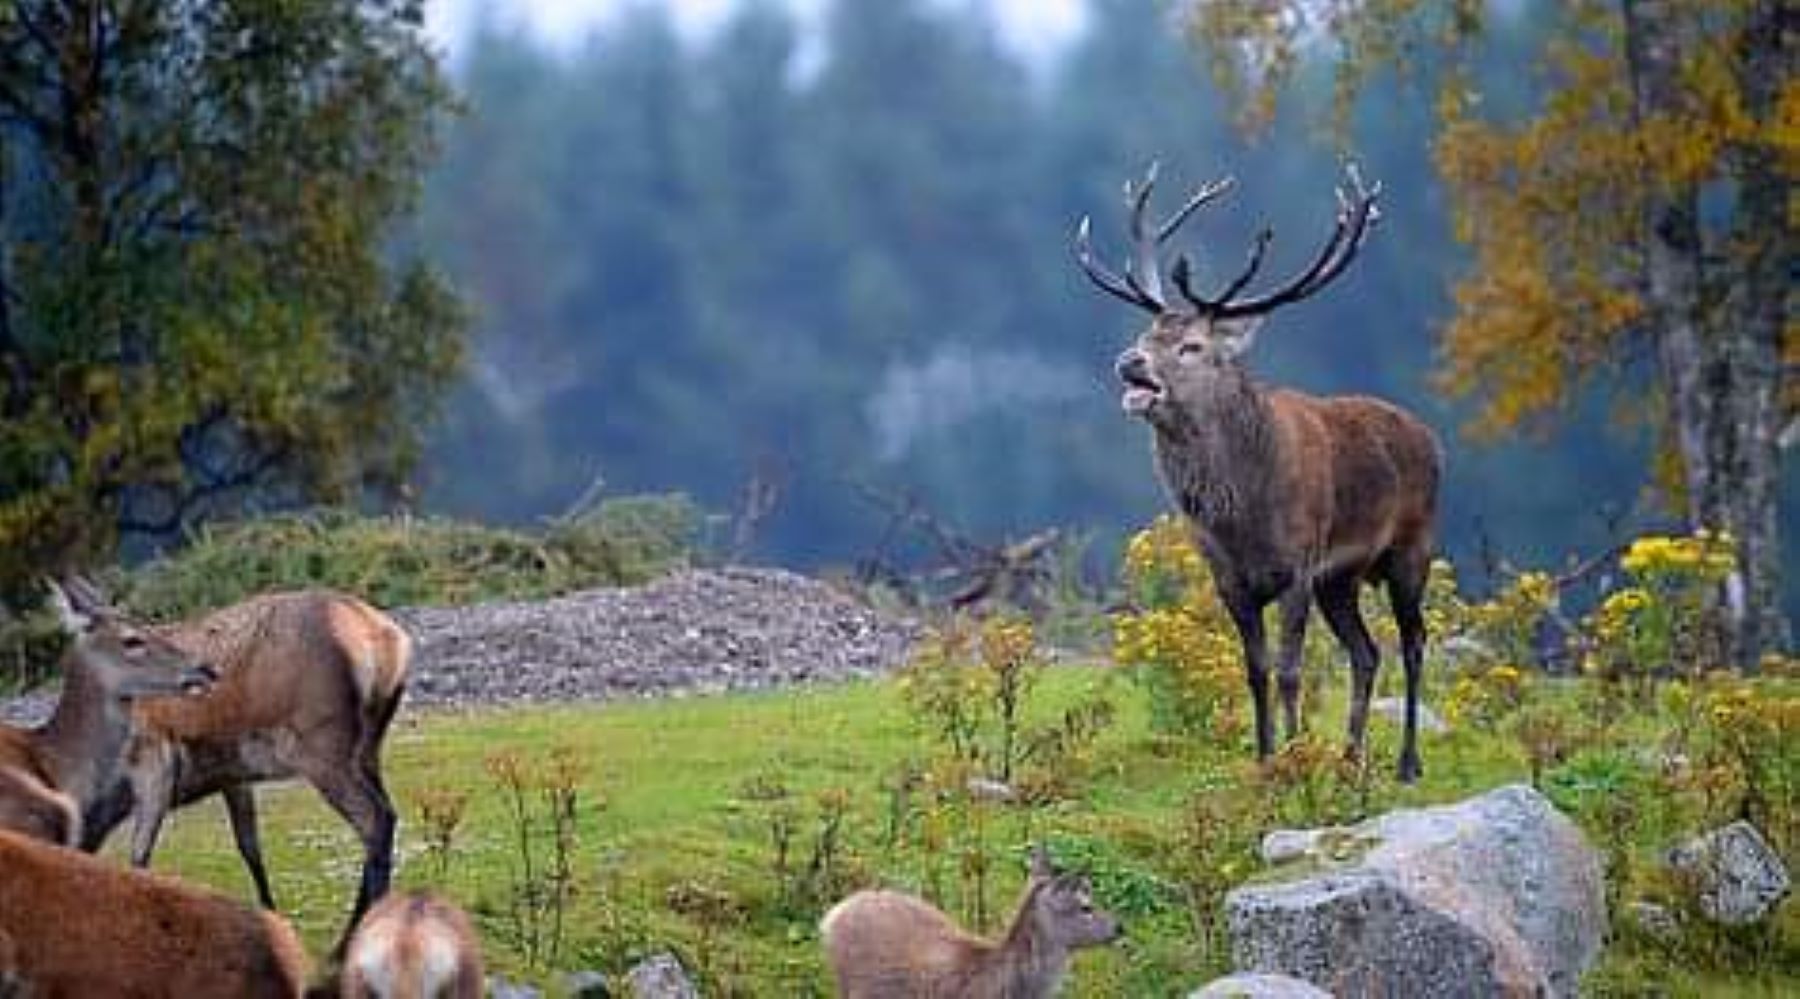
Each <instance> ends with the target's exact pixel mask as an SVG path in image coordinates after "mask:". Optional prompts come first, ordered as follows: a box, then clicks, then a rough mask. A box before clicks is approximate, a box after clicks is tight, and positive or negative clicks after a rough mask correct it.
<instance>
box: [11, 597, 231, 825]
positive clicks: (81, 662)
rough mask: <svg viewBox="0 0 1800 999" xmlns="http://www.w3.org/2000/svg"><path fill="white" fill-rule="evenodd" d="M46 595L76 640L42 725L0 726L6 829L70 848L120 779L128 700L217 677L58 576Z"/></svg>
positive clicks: (168, 693) (201, 685) (202, 685)
mask: <svg viewBox="0 0 1800 999" xmlns="http://www.w3.org/2000/svg"><path fill="white" fill-rule="evenodd" d="M50 599H51V604H52V605H53V606H54V607H55V609H56V611H57V616H58V617H59V618H60V619H61V621H62V624H63V627H64V628H65V629H66V630H67V631H68V632H69V636H70V639H71V644H70V646H69V649H68V651H67V652H65V653H64V654H63V658H62V673H63V685H62V696H61V698H60V699H59V700H58V701H57V704H56V710H55V712H54V713H53V714H52V715H51V716H50V720H49V721H47V722H45V723H44V724H43V725H42V726H41V727H39V728H36V729H18V728H12V727H9V726H4V725H0V829H11V830H13V831H14V832H18V833H23V834H24V835H27V836H33V837H36V838H38V839H42V840H48V841H50V842H52V843H57V844H60V845H64V846H74V845H76V844H77V843H78V842H80V840H81V827H82V813H83V812H85V811H86V810H87V809H88V808H89V807H91V806H92V805H93V804H94V802H95V801H97V800H98V799H99V798H100V797H101V795H102V794H104V793H106V792H108V791H110V790H111V789H112V787H113V786H114V784H115V783H117V781H118V780H119V778H120V773H121V769H120V768H121V766H122V764H123V762H124V756H125V746H126V742H127V740H128V739H129V738H130V735H131V728H132V726H131V707H130V705H131V704H132V703H133V702H134V701H135V700H137V699H139V698H155V697H173V696H179V695H183V694H191V693H197V692H200V691H204V690H205V689H207V688H208V687H209V686H210V685H211V684H212V682H213V681H214V680H215V679H216V678H217V675H216V674H215V673H214V672H213V671H212V669H211V668H210V667H207V666H204V665H198V664H195V663H193V662H192V661H191V657H190V656H189V654H188V653H186V652H184V651H182V650H181V649H179V648H177V647H176V646H175V645H174V644H173V643H172V642H170V641H168V640H167V639H164V638H161V637H159V636H157V635H154V634H151V633H149V632H147V631H145V630H144V629H141V628H137V627H134V626H132V625H130V624H127V623H125V622H122V621H118V620H115V619H112V618H109V617H105V616H100V615H92V614H84V613H81V612H80V611H77V610H76V609H75V606H74V605H73V604H72V603H71V602H70V600H69V597H68V594H67V593H66V592H65V591H64V590H63V588H62V587H60V586H58V585H57V584H55V583H51V584H50Z"/></svg>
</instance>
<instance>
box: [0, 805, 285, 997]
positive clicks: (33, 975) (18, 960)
mask: <svg viewBox="0 0 1800 999" xmlns="http://www.w3.org/2000/svg"><path fill="white" fill-rule="evenodd" d="M306 974H307V971H306V956H305V954H304V953H303V952H302V951H301V949H300V941H299V938H297V937H296V936H295V935H294V930H293V928H292V927H290V926H289V925H288V924H287V922H286V921H285V920H283V919H282V918H281V917H280V916H277V915H275V914H274V913H272V912H258V911H257V910H255V909H253V908H251V907H249V906H247V905H244V904H243V903H241V902H237V901H234V900H233V899H230V898H227V897H226V896H224V895H221V894H219V893H217V892H212V891H207V890H205V889H201V888H195V887H191V886H189V885H184V884H182V883H180V882H178V881H176V880H175V879H173V878H165V877H161V876H158V875H155V874H151V873H149V872H147V871H134V870H131V869H129V868H124V867H119V866H117V865H115V864H111V863H108V862H107V861H105V860H102V859H100V858H98V857H90V856H87V855H86V854H83V853H79V852H77V851H74V850H68V849H64V848H63V847H60V846H51V845H49V844H46V843H39V842H37V841H36V840H32V839H27V838H25V837H23V836H19V835H15V834H13V833H9V832H0V995H8V996H10V995H22V996H44V997H54V996H142V997H145V999H150V997H158V996H166V997H170V999H175V997H179V999H250V997H268V999H298V997H299V996H300V994H301V990H302V989H304V988H305V986H306Z"/></svg>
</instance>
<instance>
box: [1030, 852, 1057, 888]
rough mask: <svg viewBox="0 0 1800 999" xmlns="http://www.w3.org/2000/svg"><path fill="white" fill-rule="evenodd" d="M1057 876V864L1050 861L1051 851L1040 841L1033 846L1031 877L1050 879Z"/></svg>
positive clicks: (1043, 879) (1033, 878)
mask: <svg viewBox="0 0 1800 999" xmlns="http://www.w3.org/2000/svg"><path fill="white" fill-rule="evenodd" d="M1054 877H1056V865H1054V864H1052V863H1051V862H1050V851H1049V850H1046V849H1044V844H1042V843H1038V844H1036V845H1034V846H1033V847H1032V848H1031V879H1032V880H1033V881H1048V880H1050V879H1051V878H1054Z"/></svg>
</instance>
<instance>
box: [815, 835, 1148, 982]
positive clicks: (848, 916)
mask: <svg viewBox="0 0 1800 999" xmlns="http://www.w3.org/2000/svg"><path fill="white" fill-rule="evenodd" d="M1119 932H1120V930H1119V924H1118V921H1117V920H1116V919H1114V918H1113V917H1112V916H1110V915H1108V914H1106V913H1104V912H1101V911H1099V910H1096V909H1094V908H1093V907H1092V898H1091V895H1090V892H1089V889H1088V886H1087V882H1086V880H1085V879H1082V878H1079V877H1075V876H1071V875H1060V876H1059V875H1054V874H1052V873H1049V872H1047V870H1046V869H1044V868H1041V867H1040V868H1039V869H1037V870H1035V871H1034V873H1033V875H1032V879H1031V881H1030V883H1029V884H1027V885H1026V888H1025V893H1024V896H1023V897H1022V898H1021V899H1020V901H1019V908H1018V911H1017V913H1016V914H1015V915H1014V916H1013V920H1012V923H1011V925H1010V926H1009V927H1008V929H1007V932H1006V934H1005V935H1004V936H1002V937H1001V938H1000V939H999V940H997V941H993V940H986V939H983V938H981V937H977V936H972V935H970V934H968V933H966V932H964V931H963V930H962V929H961V928H960V927H958V926H957V925H956V923H955V921H953V920H952V919H951V918H950V917H949V916H946V915H944V913H943V912H941V911H939V910H938V909H937V908H935V907H933V906H932V905H930V904H929V903H927V902H925V901H924V900H923V899H919V898H915V897H913V896H911V895H906V894H903V893H900V892H893V891H862V892H857V893H856V894H854V895H852V896H850V897H849V898H847V899H845V900H844V901H842V902H840V903H838V904H837V905H836V906H835V907H833V908H832V910H831V911H830V912H828V913H826V914H825V918H824V920H822V921H821V922H820V924H819V934H820V938H821V940H822V941H823V943H824V945H825V955H826V959H827V961H828V963H829V964H830V965H831V969H832V973H833V975H834V976H835V977H836V980H837V987H838V994H839V995H840V996H843V997H844V999H907V997H914V996H924V997H931V999H1002V997H1004V999H1040V997H1044V996H1049V995H1053V994H1054V993H1055V992H1056V989H1057V987H1058V985H1059V984H1060V982H1061V980H1062V976H1063V973H1064V972H1065V971H1066V970H1067V968H1068V963H1069V954H1070V951H1072V950H1075V949H1077V948H1081V947H1093V946H1099V945H1101V944H1105V943H1109V942H1111V941H1112V940H1114V939H1116V938H1117V937H1118V935H1119Z"/></svg>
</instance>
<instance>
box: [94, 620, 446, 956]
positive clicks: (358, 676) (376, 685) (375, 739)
mask: <svg viewBox="0 0 1800 999" xmlns="http://www.w3.org/2000/svg"><path fill="white" fill-rule="evenodd" d="M72 595H75V594H72ZM79 596H80V598H81V599H82V600H83V601H84V602H85V604H86V605H87V606H88V607H90V608H95V609H99V612H101V613H106V612H107V611H105V610H104V608H105V606H106V605H105V603H104V600H103V599H102V598H101V596H100V595H99V594H98V593H97V592H94V591H93V590H91V588H89V589H84V590H82V591H80V592H79ZM149 630H150V631H151V632H153V633H154V634H156V635H158V636H160V637H162V638H164V639H166V640H168V641H169V642H172V643H174V644H175V645H176V646H177V647H178V648H181V649H184V650H186V651H188V652H189V653H190V654H192V655H194V656H196V657H199V658H203V659H204V660H205V661H206V662H208V663H210V664H211V665H212V666H213V668H214V669H215V670H216V671H217V672H218V680H217V682H215V683H214V684H213V686H212V689H211V690H210V691H208V692H207V693H206V694H205V695H204V696H200V697H191V698H185V699H182V700H162V701H155V702H146V703H143V704H140V705H138V706H137V707H136V709H135V719H134V720H135V722H136V732H135V733H134V734H133V736H132V742H131V747H130V749H129V752H128V757H127V763H126V773H127V776H128V778H129V779H128V780H127V781H123V782H120V783H119V784H118V785H115V787H114V788H113V789H112V792H111V793H110V794H108V795H106V797H105V798H104V799H103V800H102V801H100V802H99V803H98V804H97V805H96V807H95V808H93V809H90V810H89V811H88V814H87V816H86V834H85V836H84V837H83V846H84V847H86V848H87V849H90V850H92V849H98V848H99V846H100V844H101V843H102V842H103V841H104V840H105V838H106V835H107V834H108V833H110V832H111V831H112V830H113V829H114V828H115V827H116V826H118V824H119V823H120V822H121V821H123V820H124V818H125V816H126V815H127V814H132V816H133V822H132V830H131V860H132V863H133V864H135V865H137V866H139V867H143V866H147V865H148V864H149V863H150V857H151V854H152V853H153V852H154V851H155V848H156V838H157V835H158V833H159V832H160V830H161V827H162V822H163V819H164V818H165V817H167V815H168V811H169V809H170V808H172V807H181V806H183V805H187V804H189V803H191V802H194V801H196V800H199V799H201V798H204V797H207V796H208V795H212V794H220V795H223V796H224V798H225V807H226V814H227V816H228V817H229V819H230V821H231V830H232V833H233V835H234V837H235V838H236V840H237V847H238V852H239V854H241V855H242V857H243V859H244V864H245V866H246V867H248V868H249V871H250V877H251V879H252V880H253V881H254V882H255V884H256V894H257V898H258V899H259V900H260V901H261V902H262V904H263V905H264V906H265V907H267V908H271V909H272V908H274V907H275V900H274V897H273V895H272V894H271V892H270V891H269V879H268V874H267V873H266V872H265V870H264V868H263V860H262V849H261V845H260V839H259V837H258V834H257V827H256V803H255V797H254V796H253V793H252V787H251V785H253V784H255V783H256V782H259V781H266V780H280V779H284V778H288V777H293V776H299V777H301V778H303V779H304V780H306V781H307V782H308V783H310V784H311V785H312V786H313V787H314V788H317V789H318V791H319V793H320V795H322V796H323V797H324V799H325V802H326V804H328V805H330V806H331V808H332V809H333V810H335V811H336V812H337V813H338V814H339V815H341V816H343V818H344V820H345V821H346V822H348V823H349V824H350V826H351V827H352V828H353V829H355V830H356V833H357V836H358V837H359V838H360V839H361V840H362V844H363V870H362V881H361V884H360V886H359V887H358V889H357V894H356V902H355V905H354V906H353V907H352V910H351V914H350V921H349V924H348V926H347V927H346V929H345V931H344V936H345V937H346V938H347V937H348V936H349V933H350V931H351V930H352V929H354V928H355V926H356V924H357V921H358V920H359V919H361V918H362V914H363V913H364V912H366V911H368V908H369V906H370V905H371V904H372V903H374V902H375V901H376V900H377V899H379V898H380V897H381V896H382V895H384V894H385V893H386V892H387V888H388V880H389V876H390V874H391V872H392V868H393V850H394V824H395V815H394V805H393V802H392V800H391V799H390V798H389V797H388V793H387V788H386V787H385V785H384V784H383V782H382V777H381V742H382V738H383V736H384V735H385V734H386V733H387V728H388V723H389V722H390V721H392V720H393V717H394V712H395V710H396V709H397V708H398V707H399V706H400V698H401V694H402V693H403V692H404V690H405V684H406V670H407V663H408V660H409V659H410V657H411V654H412V641H411V639H409V638H408V637H407V635H406V633H405V632H404V631H402V630H401V629H400V626H399V625H397V624H395V623H394V622H393V621H392V620H391V619H390V618H388V616H387V615H385V614H383V613H381V612H380V611H378V610H376V609H374V608H373V607H370V606H369V605H368V604H365V603H363V602H362V601H360V600H357V599H356V598H354V597H350V596H346V595H344V594H341V593H332V592H328V591H323V590H307V591H301V592H293V593H271V594H265V595H262V596H257V597H252V598H250V599H249V600H246V601H243V602H242V603H238V604H233V605H232V606H230V607H226V608H223V609H221V610H217V611H214V612H212V613H210V614H206V615H204V616H202V617H199V618H195V619H193V620H190V621H180V622H176V623H174V624H169V625H160V626H154V627H151V628H149ZM340 942H341V941H340Z"/></svg>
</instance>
